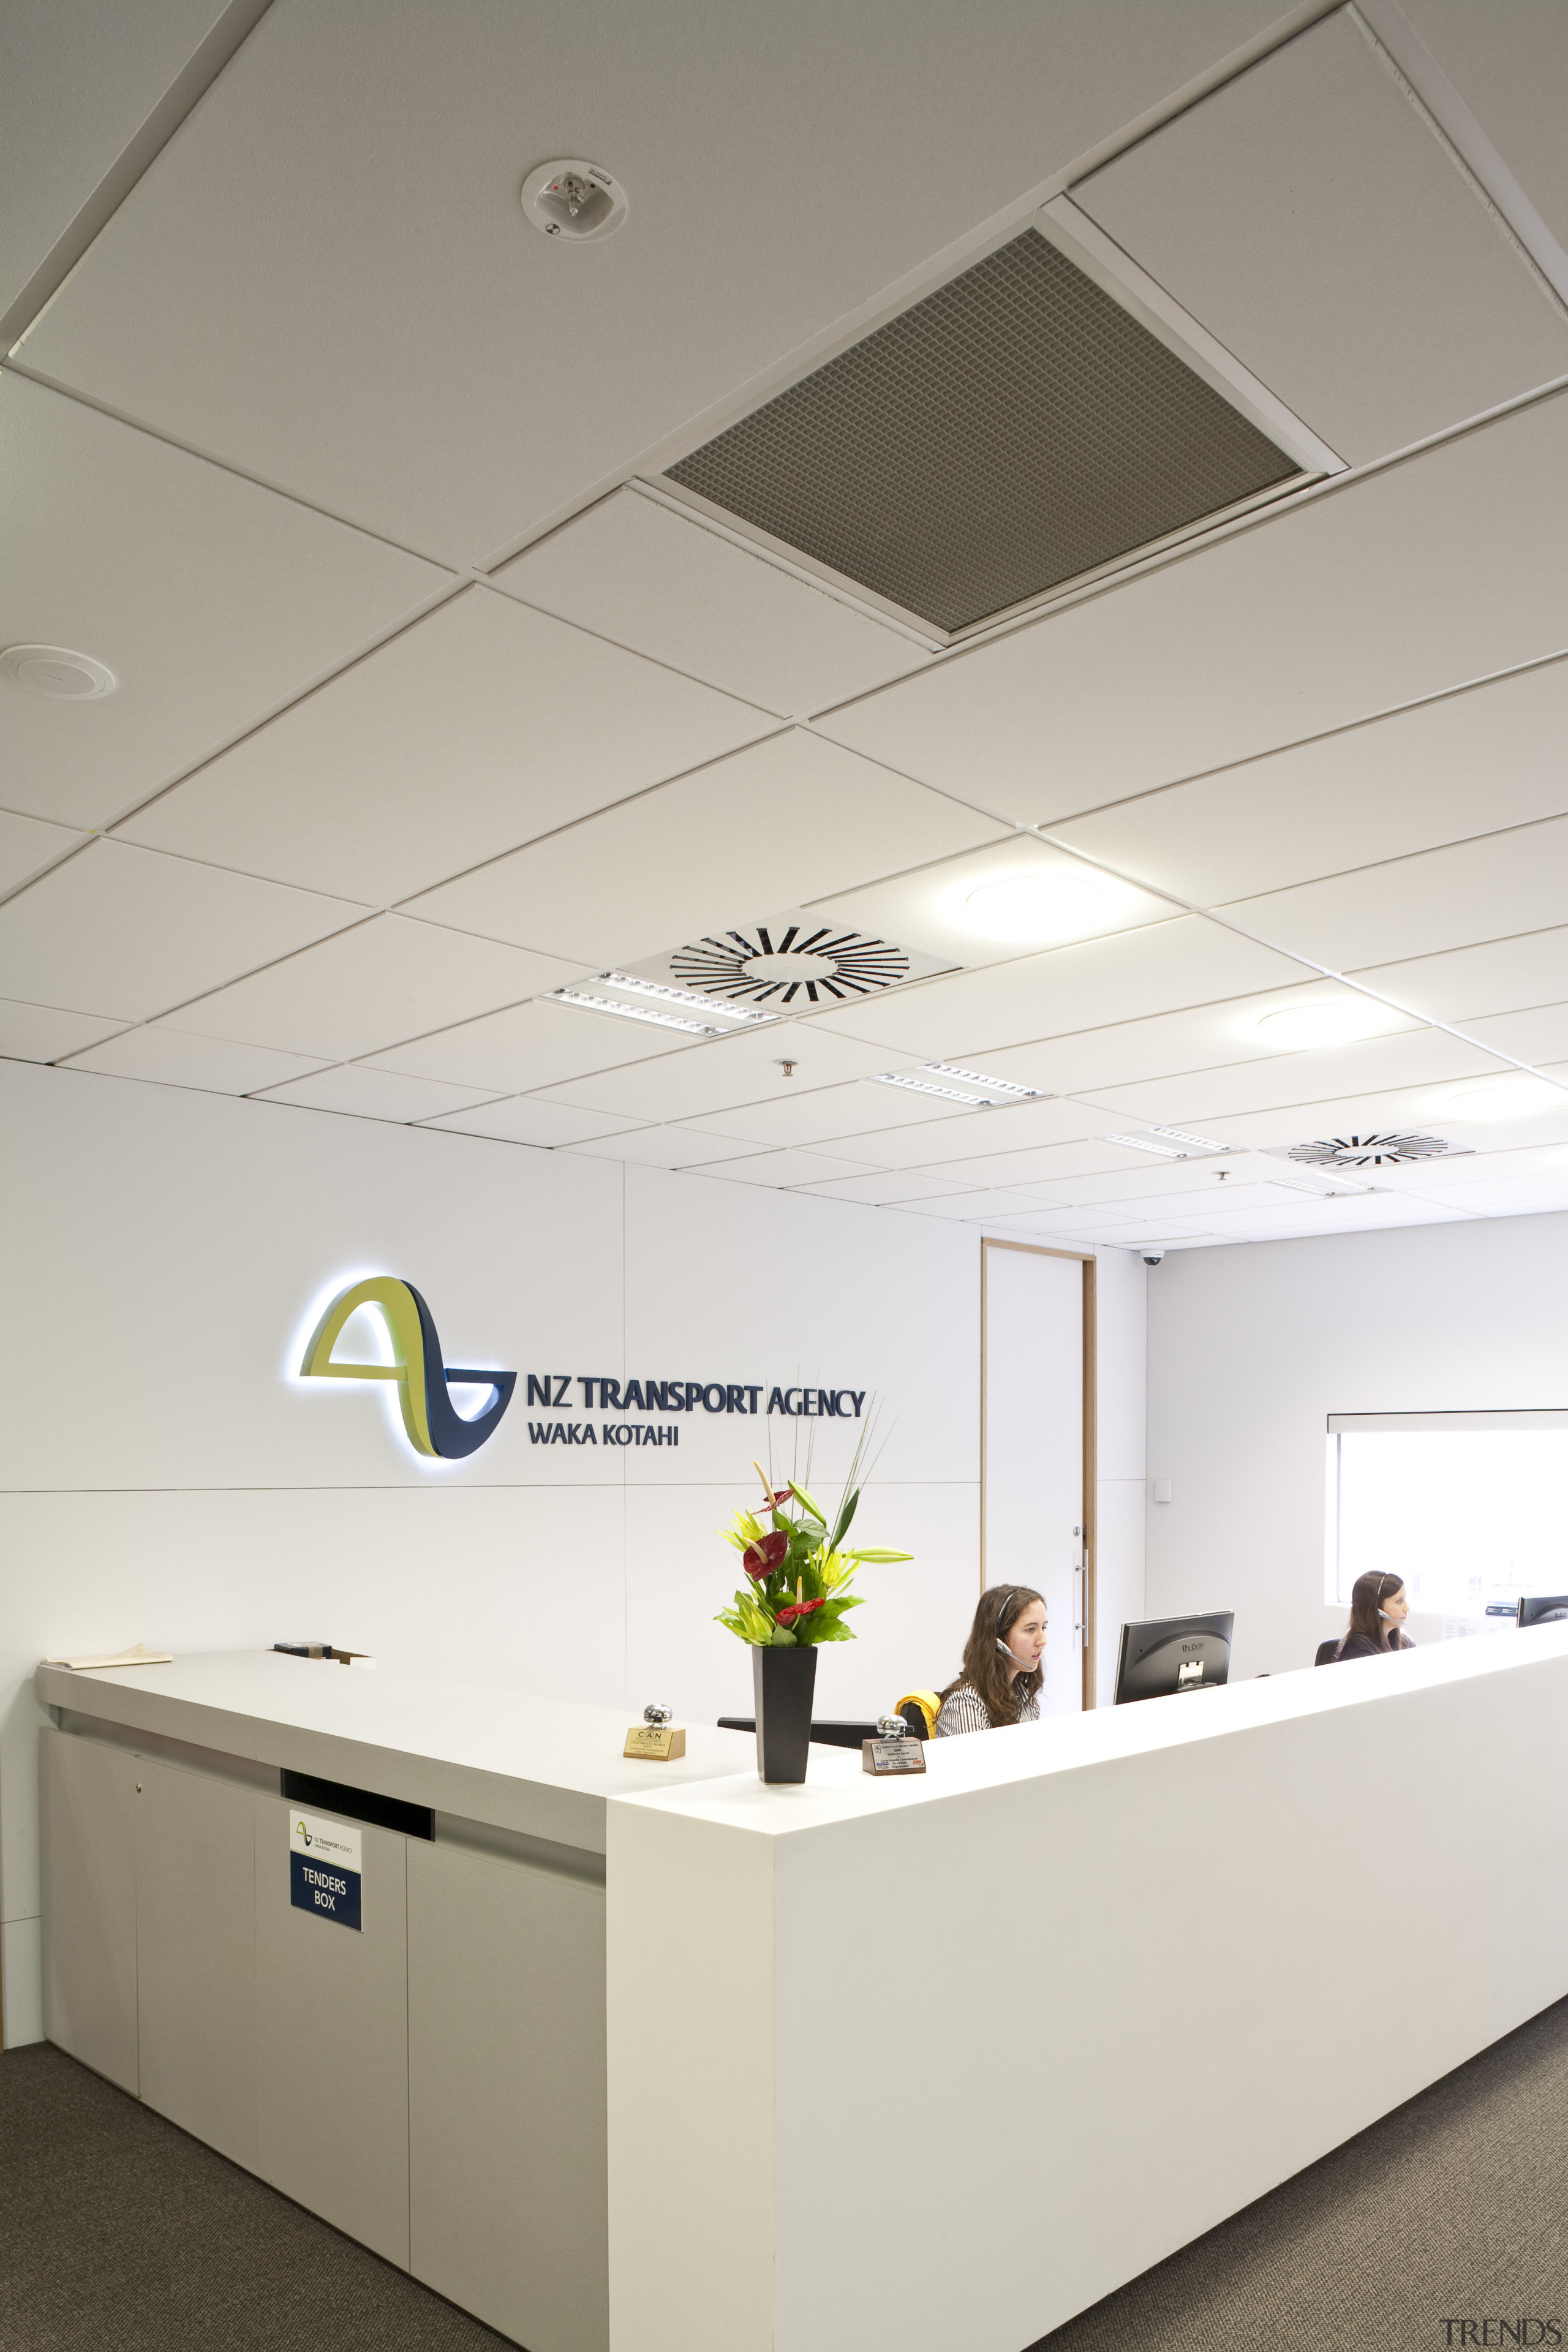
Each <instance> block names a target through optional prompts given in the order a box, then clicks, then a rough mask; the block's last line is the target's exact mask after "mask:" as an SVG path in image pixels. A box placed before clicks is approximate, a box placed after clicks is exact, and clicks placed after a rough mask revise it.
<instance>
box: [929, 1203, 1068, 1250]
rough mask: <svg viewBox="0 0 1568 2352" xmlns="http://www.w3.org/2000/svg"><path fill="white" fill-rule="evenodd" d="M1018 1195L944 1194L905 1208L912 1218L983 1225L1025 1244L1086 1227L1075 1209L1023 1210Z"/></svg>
mask: <svg viewBox="0 0 1568 2352" xmlns="http://www.w3.org/2000/svg"><path fill="white" fill-rule="evenodd" d="M1019 1199H1020V1195H1019V1194H1017V1193H1016V1192H992V1191H987V1192H944V1193H942V1194H941V1195H934V1194H933V1195H931V1197H929V1198H927V1199H925V1200H921V1201H907V1202H904V1203H903V1204H902V1205H903V1206H904V1207H905V1208H907V1209H908V1210H909V1211H910V1214H911V1215H914V1216H921V1217H946V1218H948V1219H949V1220H950V1221H951V1222H952V1223H954V1224H963V1225H979V1224H984V1225H986V1226H989V1227H991V1228H992V1229H993V1230H998V1231H1000V1232H1001V1233H1003V1234H1005V1235H1007V1236H1012V1235H1014V1234H1016V1235H1017V1237H1018V1238H1019V1239H1020V1240H1022V1239H1025V1238H1026V1237H1028V1236H1031V1235H1033V1234H1049V1233H1065V1232H1067V1231H1068V1229H1069V1228H1076V1227H1077V1226H1079V1225H1081V1224H1082V1223H1083V1219H1082V1217H1081V1216H1080V1215H1079V1213H1078V1212H1077V1211H1076V1210H1072V1209H1042V1208H1032V1209H1020V1207H1019V1205H1018V1202H1019Z"/></svg>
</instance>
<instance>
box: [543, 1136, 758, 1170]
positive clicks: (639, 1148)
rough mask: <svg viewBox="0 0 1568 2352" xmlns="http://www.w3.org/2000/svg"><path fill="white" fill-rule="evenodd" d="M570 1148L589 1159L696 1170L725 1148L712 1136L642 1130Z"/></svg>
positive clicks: (638, 1165)
mask: <svg viewBox="0 0 1568 2352" xmlns="http://www.w3.org/2000/svg"><path fill="white" fill-rule="evenodd" d="M570 1149H571V1150H574V1151H576V1152H581V1153H582V1154H583V1155H584V1157H586V1158H587V1159H590V1160H625V1161H626V1163H627V1164H628V1166H632V1167H637V1168H694V1167H697V1166H698V1165H700V1163H701V1162H702V1161H704V1160H713V1159H717V1158H718V1157H719V1156H720V1154H721V1152H722V1151H723V1150H724V1149H725V1146H724V1145H723V1144H721V1143H717V1142H716V1140H715V1139H714V1138H713V1137H712V1136H710V1135H693V1134H692V1133H691V1132H690V1130H689V1129H682V1128H678V1127H639V1128H637V1129H631V1130H628V1131H627V1132H626V1133H623V1134H620V1135H602V1136H600V1137H598V1138H597V1139H594V1140H590V1141H588V1142H584V1143H574V1144H573V1145H572V1146H571V1147H570ZM733 1165H734V1163H733V1162H732V1161H731V1166H733Z"/></svg>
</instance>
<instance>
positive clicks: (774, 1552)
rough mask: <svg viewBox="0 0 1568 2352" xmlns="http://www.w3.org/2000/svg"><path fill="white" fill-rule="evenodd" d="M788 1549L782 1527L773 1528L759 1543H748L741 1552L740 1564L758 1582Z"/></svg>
mask: <svg viewBox="0 0 1568 2352" xmlns="http://www.w3.org/2000/svg"><path fill="white" fill-rule="evenodd" d="M788 1549H789V1538H788V1536H787V1535H785V1533H784V1529H783V1528H775V1529H774V1531H773V1534H772V1535H771V1536H764V1537H763V1539H762V1542H761V1543H754V1544H752V1545H750V1546H749V1547H748V1548H747V1549H746V1550H744V1551H743V1552H742V1554H741V1566H742V1568H743V1569H744V1570H745V1571H746V1574H747V1575H748V1576H750V1577H752V1578H754V1579H755V1580H757V1582H759V1583H760V1582H761V1581H762V1580H763V1577H764V1576H769V1575H771V1574H772V1573H773V1570H774V1569H775V1568H777V1567H778V1565H779V1563H780V1561H781V1560H782V1559H784V1554H785V1552H786V1551H788Z"/></svg>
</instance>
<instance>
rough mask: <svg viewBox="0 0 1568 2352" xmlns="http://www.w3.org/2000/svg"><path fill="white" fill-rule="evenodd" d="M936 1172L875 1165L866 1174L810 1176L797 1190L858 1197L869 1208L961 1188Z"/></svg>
mask: <svg viewBox="0 0 1568 2352" xmlns="http://www.w3.org/2000/svg"><path fill="white" fill-rule="evenodd" d="M965 1189H966V1188H965V1187H964V1186H963V1185H962V1184H950V1183H948V1182H947V1181H946V1180H945V1179H944V1178H942V1177H940V1176H921V1175H918V1174H914V1175H911V1174H910V1172H909V1171H907V1170H903V1171H900V1170H897V1169H891V1168H879V1169H877V1170H875V1171H873V1172H872V1173H871V1174H870V1175H869V1176H829V1177H821V1176H817V1177H814V1178H813V1179H812V1181H811V1182H810V1183H809V1184H806V1185H803V1186H802V1187H801V1190H802V1191H803V1192H820V1193H823V1194H825V1195H826V1197H827V1199H829V1200H831V1201H861V1202H865V1203H866V1204H867V1205H868V1207H870V1208H873V1209H879V1208H887V1207H892V1208H898V1207H900V1206H903V1205H906V1204H907V1203H908V1202H911V1201H929V1200H931V1199H933V1198H936V1197H937V1196H939V1195H942V1194H957V1193H961V1192H964V1191H965Z"/></svg>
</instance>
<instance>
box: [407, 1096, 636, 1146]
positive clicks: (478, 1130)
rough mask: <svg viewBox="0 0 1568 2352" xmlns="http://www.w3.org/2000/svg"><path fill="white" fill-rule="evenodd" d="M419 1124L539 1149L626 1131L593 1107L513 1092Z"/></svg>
mask: <svg viewBox="0 0 1568 2352" xmlns="http://www.w3.org/2000/svg"><path fill="white" fill-rule="evenodd" d="M420 1124H421V1125H422V1126H428V1127H433V1128H441V1129H444V1130H445V1131H446V1132H447V1133H448V1134H452V1135H483V1136H489V1137H490V1138H491V1139H493V1140H494V1141H496V1142H498V1143H529V1144H532V1145H533V1146H534V1147H535V1149H536V1150H542V1151H558V1150H561V1149H562V1148H563V1146H569V1145H572V1144H575V1143H590V1142H595V1141H596V1140H597V1139H598V1138H599V1137H600V1136H602V1135H619V1134H623V1133H625V1132H626V1125H625V1122H624V1121H623V1120H621V1119H616V1118H600V1116H599V1115H598V1113H597V1112H596V1111H591V1110H568V1109H567V1108H565V1107H564V1105H563V1104H561V1103H548V1102H539V1101H537V1100H535V1099H534V1098H533V1097H529V1096H515V1095H514V1096H513V1097H510V1100H507V1101H504V1102H492V1103H486V1104H484V1105H482V1106H481V1107H480V1108H479V1109H477V1110H460V1111H456V1112H448V1113H447V1114H446V1115H445V1116H444V1117H442V1118H431V1119H426V1120H421V1122H420Z"/></svg>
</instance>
